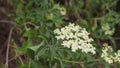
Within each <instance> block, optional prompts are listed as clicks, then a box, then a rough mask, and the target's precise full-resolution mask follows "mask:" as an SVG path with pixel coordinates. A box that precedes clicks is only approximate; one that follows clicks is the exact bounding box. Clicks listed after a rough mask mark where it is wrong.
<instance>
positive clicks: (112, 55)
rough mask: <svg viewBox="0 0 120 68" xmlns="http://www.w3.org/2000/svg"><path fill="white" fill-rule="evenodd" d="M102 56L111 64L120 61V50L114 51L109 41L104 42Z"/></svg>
mask: <svg viewBox="0 0 120 68" xmlns="http://www.w3.org/2000/svg"><path fill="white" fill-rule="evenodd" d="M103 46H104V47H103V48H102V54H101V57H102V58H103V59H104V60H105V61H106V62H108V63H109V64H111V63H113V62H119V63H120V50H118V51H117V52H114V51H113V49H112V47H111V46H108V44H107V43H104V44H103Z"/></svg>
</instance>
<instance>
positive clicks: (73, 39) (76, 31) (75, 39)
mask: <svg viewBox="0 0 120 68" xmlns="http://www.w3.org/2000/svg"><path fill="white" fill-rule="evenodd" d="M54 33H55V34H56V38H57V40H59V39H61V40H62V41H63V42H62V45H63V46H64V47H67V48H71V49H72V51H73V52H75V51H76V50H78V49H81V51H82V52H85V53H88V52H91V53H92V54H95V53H96V51H95V47H93V46H92V44H91V42H92V41H93V39H92V38H89V33H88V32H87V31H86V29H85V28H81V27H80V26H78V25H74V24H71V23H70V24H69V25H68V26H65V27H63V28H61V29H56V30H54Z"/></svg>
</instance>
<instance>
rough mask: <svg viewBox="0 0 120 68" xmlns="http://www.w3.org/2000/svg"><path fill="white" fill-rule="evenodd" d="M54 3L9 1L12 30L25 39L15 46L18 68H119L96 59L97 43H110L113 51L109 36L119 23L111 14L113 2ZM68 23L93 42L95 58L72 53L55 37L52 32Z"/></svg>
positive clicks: (77, 0) (69, 0)
mask: <svg viewBox="0 0 120 68" xmlns="http://www.w3.org/2000/svg"><path fill="white" fill-rule="evenodd" d="M58 1H59V2H58V3H57V2H55V0H31V1H28V0H11V2H12V3H13V4H14V5H15V6H14V10H13V11H14V12H15V15H16V16H15V18H13V20H14V21H16V23H17V25H16V27H15V28H19V29H21V30H22V32H23V35H22V39H25V41H23V42H22V46H21V47H16V53H17V54H18V55H19V57H18V59H17V60H18V63H19V66H18V68H110V67H117V68H119V67H120V65H119V63H113V64H109V63H107V62H105V61H104V60H103V59H102V58H101V57H100V55H101V53H102V51H101V47H102V43H103V42H101V40H102V41H104V42H106V43H109V42H111V43H109V44H111V45H112V47H113V49H114V50H116V47H117V45H116V43H115V38H114V37H113V35H114V34H115V30H116V28H115V27H116V25H119V24H120V19H119V18H120V15H119V13H118V12H116V11H115V8H116V3H117V0H64V3H62V1H63V0H58ZM13 15H14V14H13ZM69 23H75V24H77V25H80V26H81V27H84V28H86V30H87V31H88V32H89V33H90V37H92V38H93V39H94V42H93V43H92V44H93V46H95V47H96V52H97V53H96V54H95V55H92V54H90V53H84V52H81V51H80V50H77V51H76V52H72V51H71V50H70V49H68V48H65V47H63V46H62V45H61V42H62V41H61V40H57V39H56V38H55V34H54V32H53V31H54V30H55V29H57V28H58V29H60V28H62V27H64V26H66V25H68V24H69ZM106 39H107V40H109V42H107V41H105V40H106ZM15 45H17V44H15ZM23 55H24V56H25V57H26V59H25V61H23V60H24V59H23V58H22V57H21V56H23Z"/></svg>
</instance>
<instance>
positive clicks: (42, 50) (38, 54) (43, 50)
mask: <svg viewBox="0 0 120 68" xmlns="http://www.w3.org/2000/svg"><path fill="white" fill-rule="evenodd" d="M45 52H46V46H45V45H43V46H41V47H39V48H38V50H37V52H36V55H35V57H39V56H42V55H44V54H45Z"/></svg>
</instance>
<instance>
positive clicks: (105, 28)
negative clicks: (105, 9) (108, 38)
mask: <svg viewBox="0 0 120 68" xmlns="http://www.w3.org/2000/svg"><path fill="white" fill-rule="evenodd" d="M102 30H103V31H104V32H105V35H113V33H114V31H115V29H114V28H113V29H112V28H111V27H110V25H109V24H108V23H104V24H102Z"/></svg>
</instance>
